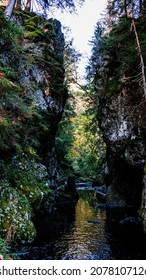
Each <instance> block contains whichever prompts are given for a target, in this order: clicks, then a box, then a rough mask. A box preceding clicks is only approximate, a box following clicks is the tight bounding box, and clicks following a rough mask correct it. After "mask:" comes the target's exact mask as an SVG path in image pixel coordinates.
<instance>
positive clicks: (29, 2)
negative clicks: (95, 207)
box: [25, 0, 31, 12]
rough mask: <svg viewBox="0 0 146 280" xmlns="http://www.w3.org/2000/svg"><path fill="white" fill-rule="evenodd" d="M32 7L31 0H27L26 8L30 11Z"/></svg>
mask: <svg viewBox="0 0 146 280" xmlns="http://www.w3.org/2000/svg"><path fill="white" fill-rule="evenodd" d="M30 9H31V0H27V1H26V5H25V10H26V11H28V12H30Z"/></svg>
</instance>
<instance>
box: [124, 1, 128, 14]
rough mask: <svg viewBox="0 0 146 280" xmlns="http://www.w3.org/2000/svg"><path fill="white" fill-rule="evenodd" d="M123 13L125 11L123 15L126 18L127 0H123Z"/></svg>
mask: <svg viewBox="0 0 146 280" xmlns="http://www.w3.org/2000/svg"><path fill="white" fill-rule="evenodd" d="M124 13H125V17H126V18H127V16H128V15H127V0H124Z"/></svg>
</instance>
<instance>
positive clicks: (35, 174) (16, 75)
mask: <svg viewBox="0 0 146 280" xmlns="http://www.w3.org/2000/svg"><path fill="white" fill-rule="evenodd" d="M2 12H3V11H1V14H0V17H1V19H2V20H0V25H1V30H0V38H1V39H0V72H1V77H0V88H1V96H0V133H1V136H0V137H1V139H0V141H1V142H0V154H1V158H0V192H1V194H2V195H1V198H0V200H1V201H0V204H1V206H2V207H1V209H0V229H1V233H2V234H4V235H5V237H6V238H7V239H8V240H9V241H13V240H15V241H17V242H21V243H30V242H32V240H33V239H34V237H35V234H36V231H35V228H34V225H33V222H32V217H33V214H34V210H37V211H38V210H39V208H40V207H41V204H42V202H43V199H44V197H46V198H47V196H48V195H49V193H50V187H53V189H56V188H57V187H58V186H60V185H61V184H63V181H64V180H65V178H64V177H63V175H62V173H61V172H60V170H59V165H58V162H57V155H56V151H55V136H56V131H57V127H58V123H59V122H60V120H61V117H62V113H63V110H64V105H65V102H66V99H67V89H66V87H65V85H64V67H63V52H64V36H63V34H62V32H61V24H60V22H59V21H57V20H53V19H51V20H45V19H44V18H42V17H41V16H38V15H36V14H33V13H27V12H22V11H18V10H16V11H15V13H14V16H13V19H12V22H6V21H5V20H4V18H3V15H2ZM24 205H25V207H24Z"/></svg>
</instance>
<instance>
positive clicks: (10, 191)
mask: <svg viewBox="0 0 146 280" xmlns="http://www.w3.org/2000/svg"><path fill="white" fill-rule="evenodd" d="M0 193H1V197H0V205H1V208H0V229H1V235H3V236H4V237H5V238H6V240H7V242H8V243H11V242H15V241H16V242H17V241H18V242H20V243H23V244H25V243H31V242H32V241H33V240H34V238H35V236H36V230H35V227H34V225H33V223H32V221H31V218H32V209H31V206H30V203H29V201H28V199H27V198H26V196H25V195H22V194H21V193H19V192H18V191H16V189H14V188H12V187H10V186H9V185H8V183H6V182H3V183H1V186H0Z"/></svg>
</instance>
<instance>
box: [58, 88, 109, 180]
mask: <svg viewBox="0 0 146 280" xmlns="http://www.w3.org/2000/svg"><path fill="white" fill-rule="evenodd" d="M56 144H57V150H58V153H59V156H60V158H61V160H60V161H62V163H63V166H64V167H65V166H66V168H67V167H68V173H69V166H72V168H73V169H71V168H70V172H73V170H74V173H75V174H76V176H77V178H78V179H80V180H93V179H94V178H95V177H96V175H97V171H98V166H99V162H100V161H101V158H103V157H104V155H105V154H104V146H103V142H102V139H101V136H100V133H99V130H98V123H97V120H96V110H95V108H93V102H91V99H90V98H89V97H87V96H86V95H85V93H84V94H83V91H79V90H78V89H77V90H76V91H74V98H73V97H70V100H69V101H68V106H67V107H66V110H65V114H64V117H63V121H62V122H61V124H60V129H59V131H58V137H57V141H56Z"/></svg>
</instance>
